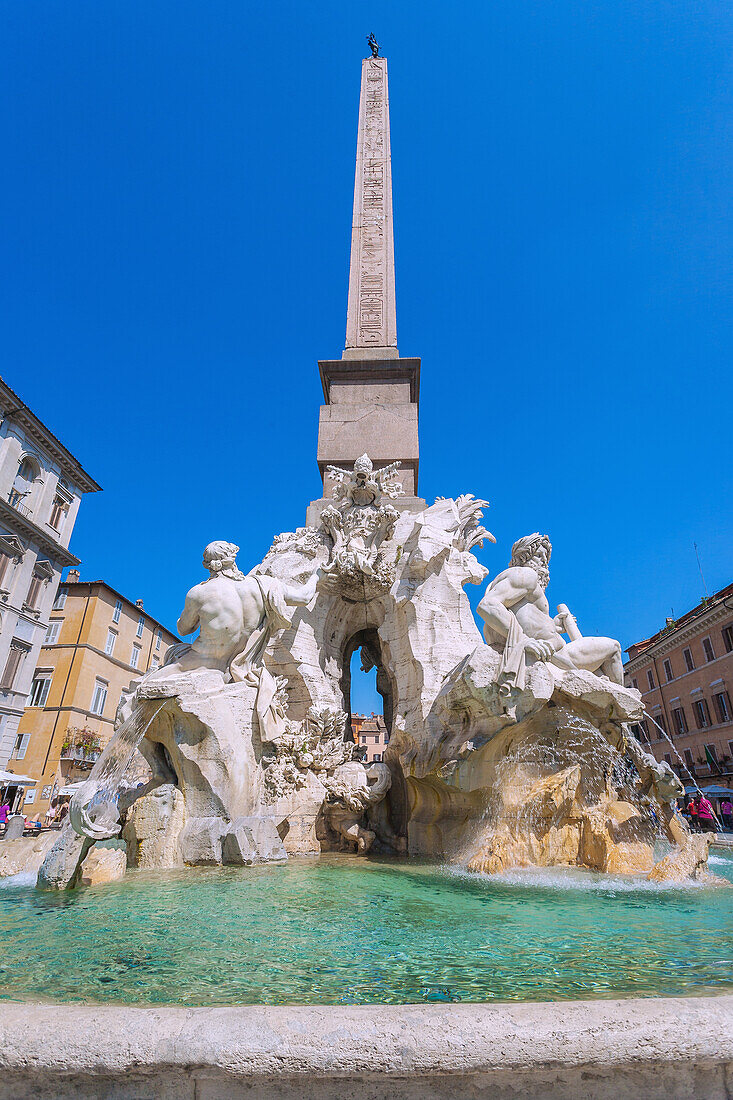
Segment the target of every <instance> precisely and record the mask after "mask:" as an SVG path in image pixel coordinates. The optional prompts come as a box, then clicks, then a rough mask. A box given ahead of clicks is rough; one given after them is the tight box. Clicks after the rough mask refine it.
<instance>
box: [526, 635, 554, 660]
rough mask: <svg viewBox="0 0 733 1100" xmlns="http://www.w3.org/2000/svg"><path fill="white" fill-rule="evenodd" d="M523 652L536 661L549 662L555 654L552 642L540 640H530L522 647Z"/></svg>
mask: <svg viewBox="0 0 733 1100" xmlns="http://www.w3.org/2000/svg"><path fill="white" fill-rule="evenodd" d="M524 652H525V654H526V655H527V656H528V657H535V658H536V659H537V660H538V661H549V659H550V657H552V655H553V653H554V652H555V647H554V646H553V644H552V642H546V641H543V640H542V639H541V638H530V639H529V640H528V641H527V642H526V643H525V646H524Z"/></svg>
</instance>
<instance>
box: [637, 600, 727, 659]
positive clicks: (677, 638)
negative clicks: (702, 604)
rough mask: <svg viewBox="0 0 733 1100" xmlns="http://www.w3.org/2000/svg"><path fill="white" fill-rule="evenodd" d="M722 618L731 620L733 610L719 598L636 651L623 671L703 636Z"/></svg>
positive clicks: (664, 654)
mask: <svg viewBox="0 0 733 1100" xmlns="http://www.w3.org/2000/svg"><path fill="white" fill-rule="evenodd" d="M723 619H731V620H732V621H733V610H732V609H731V608H730V607H726V605H725V601H724V600H721V601H720V603H717V604H715V605H714V606H713V607H710V608H707V609H706V610H705V611H704V612H703V613H702V614H701V615H698V616H697V617H696V618H695V619H693V620H692V622H690V623H685V625H684V626H682V627H679V628H677V629H674V630H670V632H669V634H665V635H664V636H663V637H661V638H660V639H659V641H657V642H654V643H653V644H652V645H650V646H648V647H647V648H646V649H645V650H644V651H643V652H642V653H637V655H636V656H635V657H632V658H631V660H629V661H627V662H626V664H625V665H624V671H625V672H627V673H628V672H637V671H638V670H639V669H640V668H644V667H645V664H646V663H650V662H651V660H652V658H653V657H663V656H666V655H667V654H668V653H672V652H674V650H675V649H677V648H679V646H683V645H684V644H685V643H686V642H690V641H692V640H693V639H695V638H698V637H704V636H705V634H706V633H707V630H708V629H709V628H710V627H713V626H717V624H718V623H720V622H722V620H723Z"/></svg>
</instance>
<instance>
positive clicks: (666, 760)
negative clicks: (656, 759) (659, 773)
mask: <svg viewBox="0 0 733 1100" xmlns="http://www.w3.org/2000/svg"><path fill="white" fill-rule="evenodd" d="M664 759H665V762H666V763H667V764H669V766H670V768H671V767H672V756H671V755H670V753H668V752H665V754H664Z"/></svg>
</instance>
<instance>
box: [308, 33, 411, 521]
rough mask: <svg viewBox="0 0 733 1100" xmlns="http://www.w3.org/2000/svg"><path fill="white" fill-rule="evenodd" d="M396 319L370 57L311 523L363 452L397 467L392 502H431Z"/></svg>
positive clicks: (377, 70)
mask: <svg viewBox="0 0 733 1100" xmlns="http://www.w3.org/2000/svg"><path fill="white" fill-rule="evenodd" d="M375 45H376V43H375ZM396 316H397V311H396V307H395V270H394V235H393V228H392V160H391V153H390V133H389V94H388V85H387V59H386V58H385V57H379V56H376V55H373V56H372V57H368V58H366V59H365V60H364V61H362V66H361V95H360V99H359V132H358V139H357V149H356V176H355V181H354V215H353V222H352V229H351V264H350V268H349V299H348V307H347V311H346V347H345V348H344V351H343V354H342V356H341V359H325V360H321V361H320V362H319V364H318V366H319V369H320V372H321V384H322V386H323V397H324V402H325V404H323V405H321V411H320V418H319V423H318V468H319V470H320V472H321V477H322V478H323V497H321V498H320V499H319V500H314V501H312V503H311V505H310V507H309V509H308V516H307V520H306V522H307V523H309V524H316V523H317V522H318V517H319V515H320V513H321V511H322V510H323V508H324V507H325V506H326V504H327V503H329V498H330V497H331V496H332V495H333V486H332V484H331V483H330V480H329V479H328V478H327V476H326V468H327V467H328V466H329V465H333V466H340V467H342V468H344V469H352V468H353V465H354V462H355V460H356V459H357V458H358V457H359V456H360V455H362V454H364V453H365V452H366V453H367V454H368V455H369V457H370V458H371V460H372V462H373V463H374V465H375V466H376V467H380V466H384V465H386V464H388V463H390V462H395V461H399V462H400V463H401V466H400V471H399V477H400V480H401V481H402V486H403V489H404V492H405V496H404V497H401V498H397V499H395V500H394V501H393V502H392V503H393V504H395V506H397V507H401V508H410V509H416V510H417V509H419V508H424V507H425V502H424V501H422V500H420V499H419V498H418V496H417V472H418V460H419V447H418V406H419V396H420V360H419V359H401V358H400V354H399V351H398V350H397V319H396Z"/></svg>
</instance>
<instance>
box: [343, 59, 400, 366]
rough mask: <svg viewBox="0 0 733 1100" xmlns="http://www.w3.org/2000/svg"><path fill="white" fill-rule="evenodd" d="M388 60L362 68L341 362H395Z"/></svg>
mask: <svg viewBox="0 0 733 1100" xmlns="http://www.w3.org/2000/svg"><path fill="white" fill-rule="evenodd" d="M398 356H399V352H398V351H397V311H396V309H395V288H394V234H393V228H392V158H391V155H390V146H389V96H388V92H387V58H386V57H369V58H366V59H365V60H364V61H363V62H362V66H361V97H360V100H359V136H358V139H357V146H356V178H355V181H354V217H353V221H352V227H351V268H350V271H349V305H348V310H347V316H346V348H345V350H344V353H343V356H342V358H343V359H357V360H364V359H397V358H398Z"/></svg>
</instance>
